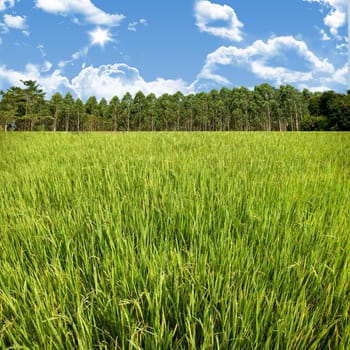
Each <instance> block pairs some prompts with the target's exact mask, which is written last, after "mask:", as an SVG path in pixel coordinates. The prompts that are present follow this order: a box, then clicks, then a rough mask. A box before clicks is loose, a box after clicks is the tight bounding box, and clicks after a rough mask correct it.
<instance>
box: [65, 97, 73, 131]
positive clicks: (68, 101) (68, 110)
mask: <svg viewBox="0 0 350 350" xmlns="http://www.w3.org/2000/svg"><path fill="white" fill-rule="evenodd" d="M73 111H74V99H73V96H72V94H71V93H70V92H67V93H66V95H65V96H64V98H63V113H64V119H65V131H69V127H70V119H71V117H72V115H73Z"/></svg>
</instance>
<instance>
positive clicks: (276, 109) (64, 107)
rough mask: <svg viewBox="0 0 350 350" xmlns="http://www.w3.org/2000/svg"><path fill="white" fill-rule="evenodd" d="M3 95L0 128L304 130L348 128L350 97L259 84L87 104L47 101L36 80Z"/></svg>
mask: <svg viewBox="0 0 350 350" xmlns="http://www.w3.org/2000/svg"><path fill="white" fill-rule="evenodd" d="M22 84H23V87H22V88H21V87H11V88H9V89H8V90H7V91H1V92H0V94H1V100H0V125H1V126H0V128H1V129H2V130H5V131H7V130H19V131H35V130H41V131H135V130H140V131H141V130H142V131H171V130H177V131H181V130H184V131H231V130H245V131H255V130H265V131H273V130H275V131H287V130H288V131H300V130H334V131H336V130H350V94H346V95H344V94H339V93H336V92H334V91H326V92H315V93H313V92H310V91H308V90H306V89H305V90H303V91H299V90H297V89H295V88H294V87H293V86H291V85H283V86H280V87H279V88H274V87H273V86H271V85H269V84H261V85H258V86H256V87H255V88H254V89H253V90H249V89H247V88H245V87H240V88H233V89H228V88H225V87H223V88H222V89H221V90H220V91H218V90H211V91H210V92H208V93H206V92H199V93H196V94H190V95H183V94H182V93H181V92H176V93H175V94H173V95H170V94H163V95H161V96H159V97H157V96H155V95H154V94H153V93H151V94H149V95H147V96H146V95H144V94H143V93H142V92H141V91H140V92H138V93H136V94H135V96H134V97H133V96H132V95H131V94H130V93H126V94H125V95H124V96H123V97H122V98H121V99H120V98H119V97H118V96H117V95H116V96H114V97H113V98H112V99H111V100H110V101H107V100H106V99H105V98H102V99H101V100H100V101H98V100H97V98H96V97H95V96H91V97H90V98H89V99H87V100H86V101H85V102H84V101H82V100H81V99H80V98H77V99H74V98H73V96H72V95H71V94H70V93H67V94H66V95H65V96H62V95H61V94H60V93H58V92H56V93H55V94H53V95H52V97H51V98H50V99H49V100H48V99H45V95H46V94H45V92H44V91H43V90H42V89H41V88H40V87H39V85H38V84H37V82H36V81H32V80H28V81H22Z"/></svg>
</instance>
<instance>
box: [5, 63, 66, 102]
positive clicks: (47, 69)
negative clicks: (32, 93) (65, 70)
mask: <svg viewBox="0 0 350 350" xmlns="http://www.w3.org/2000/svg"><path fill="white" fill-rule="evenodd" d="M51 67H52V64H51V63H50V62H48V61H46V62H44V64H43V65H35V64H31V63H29V64H27V65H26V67H25V69H24V70H23V71H16V70H12V69H8V68H7V67H5V66H0V82H1V84H4V85H5V84H6V83H8V84H9V85H11V86H18V83H19V82H20V81H21V80H36V81H38V83H39V84H40V85H41V86H42V88H43V89H44V91H45V92H46V93H47V94H48V95H49V96H50V95H51V94H53V93H54V92H55V91H58V90H60V89H62V88H65V89H67V88H70V83H69V80H68V79H67V78H66V77H64V76H62V74H61V71H60V70H55V71H53V72H52V71H51ZM1 84H0V88H2V86H1Z"/></svg>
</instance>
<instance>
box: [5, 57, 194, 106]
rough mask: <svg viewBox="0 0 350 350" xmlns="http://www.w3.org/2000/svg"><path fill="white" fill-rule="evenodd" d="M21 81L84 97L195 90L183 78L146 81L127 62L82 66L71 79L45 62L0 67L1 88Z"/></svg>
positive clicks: (189, 91) (48, 89) (47, 91)
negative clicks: (16, 66) (10, 67)
mask: <svg viewBox="0 0 350 350" xmlns="http://www.w3.org/2000/svg"><path fill="white" fill-rule="evenodd" d="M20 80H35V81H37V82H38V83H39V85H40V86H41V87H42V88H43V89H44V91H45V92H46V93H47V98H50V97H51V96H52V94H53V93H55V92H57V91H60V92H63V91H65V92H67V91H70V92H71V93H72V94H73V95H75V96H77V97H80V98H82V99H84V100H86V99H87V98H89V97H90V96H96V97H97V98H98V99H101V98H102V97H104V98H106V99H111V98H112V97H113V96H115V95H118V96H119V97H120V98H122V97H123V96H124V94H125V93H127V92H130V93H131V94H132V95H134V94H136V92H138V91H142V92H143V93H144V94H145V95H147V94H149V93H151V92H153V93H154V94H156V95H157V96H160V95H162V94H164V93H169V94H173V93H175V92H177V91H182V92H183V93H184V94H188V93H192V92H194V91H193V90H192V88H191V87H190V86H188V84H187V83H186V82H185V81H183V80H182V79H176V80H172V79H163V78H157V79H155V80H153V81H145V80H144V79H143V78H142V76H141V75H140V73H139V71H138V70H137V69H136V68H134V67H130V66H128V65H126V64H111V65H102V66H99V67H93V66H89V67H85V65H83V67H82V69H81V71H80V72H79V73H78V74H77V75H76V76H75V77H74V78H73V79H71V80H69V79H68V78H67V77H66V76H64V75H62V71H61V70H60V69H56V70H54V71H52V65H51V63H50V62H48V61H46V62H44V64H43V65H41V66H39V65H34V64H27V65H26V67H25V69H24V71H15V70H11V69H8V68H6V67H5V66H0V89H2V88H4V87H5V86H6V85H11V86H18V84H19V82H20Z"/></svg>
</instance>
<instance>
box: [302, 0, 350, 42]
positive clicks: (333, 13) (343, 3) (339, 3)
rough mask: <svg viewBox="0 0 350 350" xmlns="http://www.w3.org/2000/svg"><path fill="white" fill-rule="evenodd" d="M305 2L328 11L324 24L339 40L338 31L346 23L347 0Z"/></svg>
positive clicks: (312, 0)
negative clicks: (314, 3)
mask: <svg viewBox="0 0 350 350" xmlns="http://www.w3.org/2000/svg"><path fill="white" fill-rule="evenodd" d="M303 1H305V2H316V3H319V4H320V5H321V6H322V7H324V8H326V9H328V10H326V11H325V12H326V13H327V14H326V16H325V18H324V24H325V25H326V26H327V27H329V29H330V32H331V34H332V35H334V36H335V37H337V38H340V37H339V34H338V31H339V29H340V28H341V27H343V26H344V25H345V23H346V10H347V6H348V4H347V3H348V1H347V0H303Z"/></svg>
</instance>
